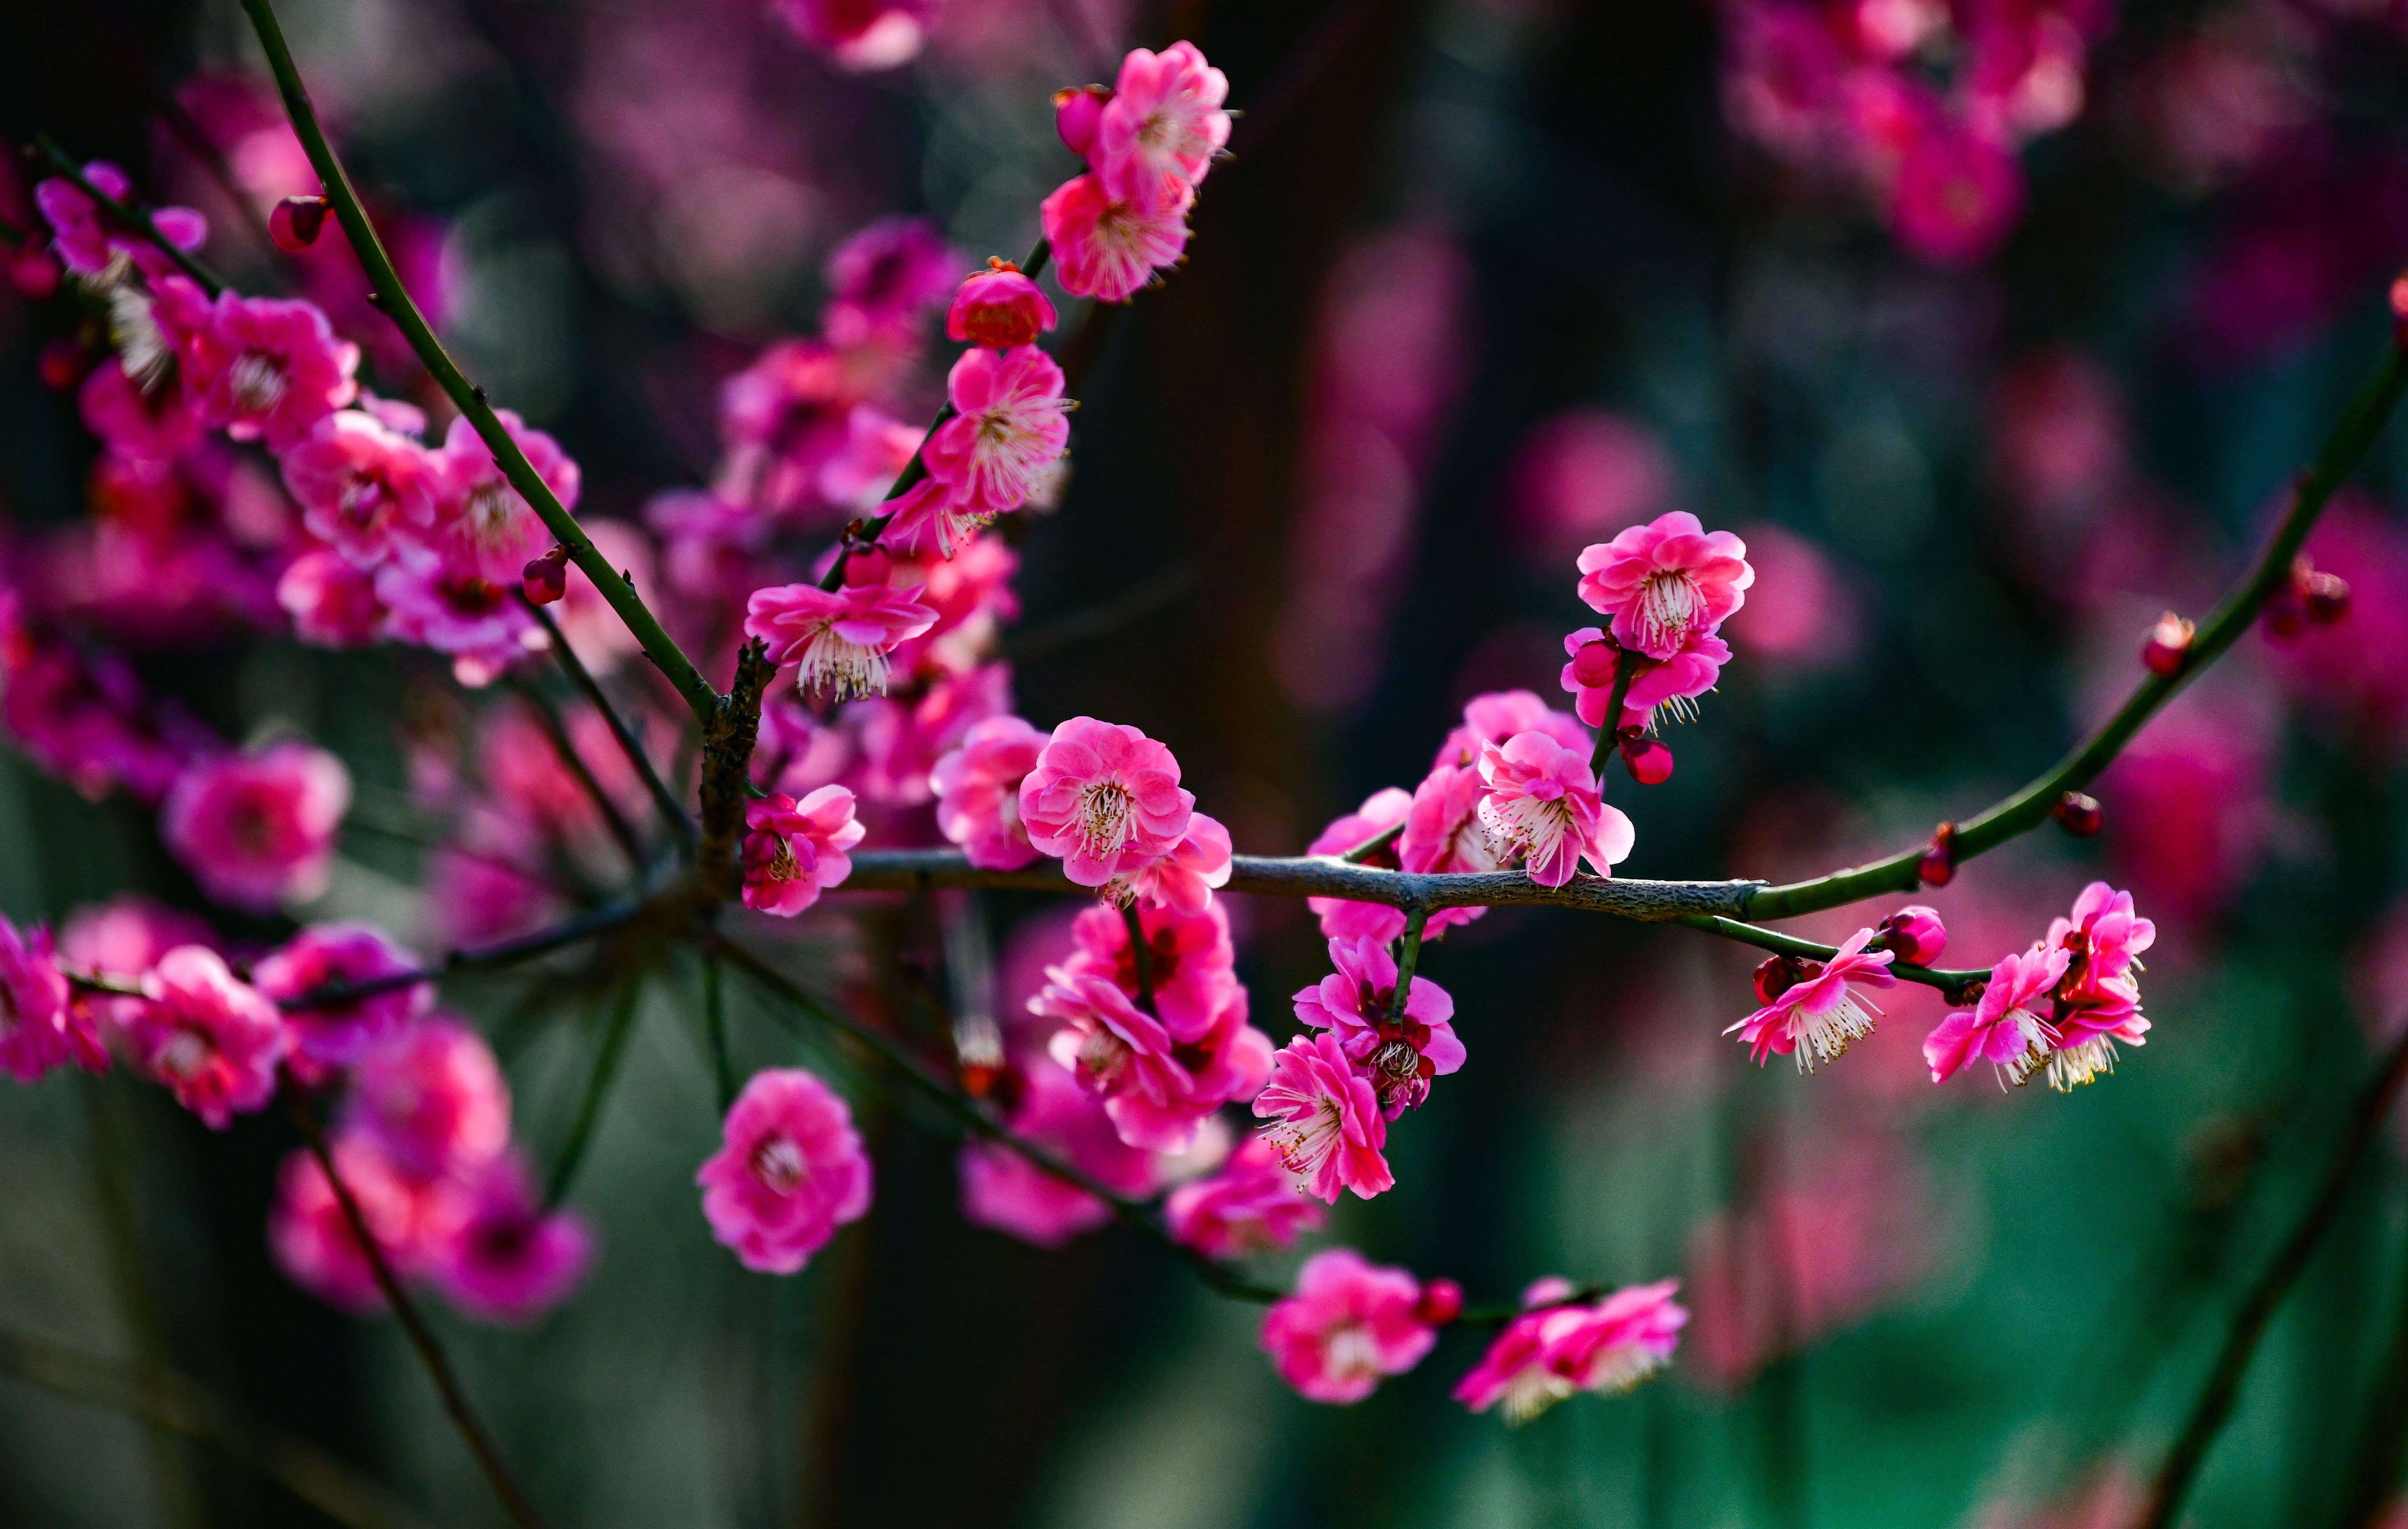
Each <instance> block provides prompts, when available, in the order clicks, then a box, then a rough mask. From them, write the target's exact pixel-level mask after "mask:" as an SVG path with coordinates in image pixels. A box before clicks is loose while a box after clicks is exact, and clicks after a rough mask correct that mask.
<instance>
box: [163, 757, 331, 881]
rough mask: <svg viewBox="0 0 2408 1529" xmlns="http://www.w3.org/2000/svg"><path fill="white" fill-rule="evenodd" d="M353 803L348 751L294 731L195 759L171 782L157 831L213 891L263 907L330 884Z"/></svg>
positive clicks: (195, 874)
mask: <svg viewBox="0 0 2408 1529" xmlns="http://www.w3.org/2000/svg"><path fill="white" fill-rule="evenodd" d="M350 806H351V772H350V771H349V770H347V769H345V768H344V767H343V762H342V761H341V760H339V759H337V758H336V757H335V756H334V755H332V754H330V753H328V752H326V751H325V750H322V749H313V748H311V747H310V746H309V745H308V744H306V743H301V742H298V741H287V742H283V743H275V744H270V745H268V746H267V747H266V748H265V749H262V750H257V751H256V752H253V753H247V754H220V755H218V756H216V757H214V758H210V759H204V760H201V761H198V762H197V763H195V764H193V765H192V767H191V768H189V769H187V770H186V771H185V772H184V774H183V776H182V777H181V778H180V779H178V780H177V782H176V784H175V787H174V789H173V790H171V791H169V792H168V793H167V800H166V803H165V806H163V807H161V808H160V813H159V833H160V836H161V837H162V838H164V839H165V840H166V842H167V848H168V849H170V850H173V851H175V855H176V858H177V859H178V860H179V861H181V862H182V863H183V865H184V867H185V868H186V869H187V870H190V871H191V872H192V873H193V878H194V879H197V880H198V881H199V882H200V884H201V889H202V890H203V891H204V892H207V893H208V894H209V895H210V896H211V897H213V898H215V899H216V900H218V901H219V902H222V903H227V904H231V905H232V906H234V907H244V908H251V909H253V910H255V911H259V912H265V911H267V910H269V909H272V908H274V907H276V906H277V904H279V902H287V901H291V902H308V901H309V900H310V899H311V898H314V897H316V896H317V895H318V894H319V893H322V892H324V891H325V890H326V879H327V877H328V876H329V875H330V874H331V873H332V870H333V866H334V858H335V830H336V828H337V826H339V825H340V824H341V822H342V821H343V813H344V811H345V809H347V808H348V807H350Z"/></svg>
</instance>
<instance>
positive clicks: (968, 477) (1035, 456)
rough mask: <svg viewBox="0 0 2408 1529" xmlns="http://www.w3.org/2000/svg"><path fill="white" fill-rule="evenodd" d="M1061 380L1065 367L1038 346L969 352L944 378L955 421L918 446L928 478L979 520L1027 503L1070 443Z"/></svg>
mask: <svg viewBox="0 0 2408 1529" xmlns="http://www.w3.org/2000/svg"><path fill="white" fill-rule="evenodd" d="M1062 380H1063V379H1062V368H1061V367H1060V366H1058V365H1055V364H1054V358H1053V357H1052V356H1049V355H1047V354H1046V353H1045V352H1044V351H1042V350H1039V349H1038V348H1037V347H1035V346H1034V345H1023V346H1019V347H1017V348H1015V349H1013V350H982V349H981V348H979V347H977V346H972V347H971V348H970V349H969V350H965V351H963V352H962V354H961V359H960V360H958V361H956V362H954V363H953V370H952V371H951V372H949V373H947V374H946V376H945V396H946V397H947V398H948V399H949V400H951V402H952V403H953V409H954V415H953V418H952V419H950V420H947V421H946V422H944V423H943V424H940V425H939V426H938V427H937V428H936V429H935V430H933V431H931V432H930V433H929V435H928V440H927V444H926V445H925V446H923V447H921V448H920V459H921V460H922V461H923V462H925V463H926V464H928V476H929V478H930V479H934V480H935V481H937V482H939V483H942V484H943V485H944V486H945V489H946V491H947V493H948V494H949V496H950V497H951V499H952V501H953V503H954V504H956V505H959V506H960V507H962V508H963V509H965V510H967V511H969V512H970V513H973V514H980V515H1000V514H1003V513H1004V512H1005V511H1007V510H1014V509H1018V508H1019V507H1021V506H1022V505H1024V504H1025V503H1027V501H1028V494H1029V490H1030V488H1031V487H1032V486H1033V485H1034V483H1035V481H1036V479H1037V475H1038V474H1039V472H1040V471H1042V470H1043V469H1044V468H1045V467H1046V466H1047V465H1048V464H1051V463H1053V462H1054V460H1055V459H1057V458H1058V457H1060V456H1061V455H1062V452H1063V451H1064V450H1065V449H1067V448H1068V446H1069V444H1070V420H1069V415H1068V400H1066V399H1065V398H1063V396H1062Z"/></svg>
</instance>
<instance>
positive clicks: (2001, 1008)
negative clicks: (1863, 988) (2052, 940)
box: [1923, 944, 2071, 1086]
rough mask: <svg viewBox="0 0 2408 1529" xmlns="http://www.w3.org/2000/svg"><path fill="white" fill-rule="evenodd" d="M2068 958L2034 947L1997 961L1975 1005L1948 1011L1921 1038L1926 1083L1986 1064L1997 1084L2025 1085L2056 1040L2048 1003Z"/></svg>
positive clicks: (2060, 952)
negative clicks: (1993, 1070) (1928, 1070)
mask: <svg viewBox="0 0 2408 1529" xmlns="http://www.w3.org/2000/svg"><path fill="white" fill-rule="evenodd" d="M2070 961H2071V954H2070V952H2068V951H2066V950H2063V949H2062V948H2058V949H2044V948H2042V946H2040V945H2038V944H2035V945H2033V946H2032V948H2031V949H2030V950H2025V951H2021V952H2018V953H2016V954H2014V955H2010V956H2006V957H2003V958H2001V959H2000V962H1999V964H1998V965H1995V966H1993V967H1991V968H1990V980H1989V984H1988V985H1987V986H1985V988H1983V990H1982V996H1981V999H1980V1001H1979V1002H1978V1003H1976V1004H1975V1005H1974V1007H1971V1008H1959V1009H1954V1010H1952V1011H1950V1013H1949V1015H1948V1017H1947V1018H1946V1019H1943V1020H1942V1021H1941V1022H1940V1023H1939V1024H1938V1025H1936V1026H1935V1027H1933V1029H1932V1032H1931V1034H1930V1035H1929V1036H1926V1037H1925V1038H1924V1042H1923V1060H1924V1061H1925V1062H1927V1063H1928V1064H1929V1065H1930V1066H1931V1080H1932V1081H1933V1082H1935V1083H1944V1082H1946V1081H1947V1080H1948V1079H1950V1078H1952V1077H1954V1076H1955V1075H1956V1074H1957V1071H1958V1070H1959V1069H1961V1068H1963V1067H1964V1066H1965V1065H1967V1064H1969V1063H1972V1062H1987V1063H1988V1064H1990V1065H1991V1066H1993V1067H1995V1068H1997V1069H1998V1072H1999V1078H2000V1083H2001V1085H2002V1086H2003V1085H2004V1084H2006V1083H2014V1084H2017V1085H2021V1084H2023V1083H2025V1082H2027V1081H2028V1080H2029V1079H2030V1078H2031V1076H2032V1074H2033V1073H2035V1072H2037V1071H2039V1070H2040V1068H2041V1067H2042V1065H2044V1064H2045V1063H2046V1062H2047V1061H2048V1059H2049V1055H2050V1053H2051V1052H2053V1051H2055V1050H2057V1046H2058V1044H2059V1042H2060V1040H2061V1038H2062V1037H2061V1036H2059V1035H2058V1033H2057V1028H2056V1026H2054V1025H2053V1024H2051V1023H2050V1022H2049V1009H2050V1007H2051V1006H2050V1001H2049V1000H2050V994H2051V993H2052V992H2053V991H2054V990H2055V989H2056V987H2057V981H2058V979H2061V978H2063V977H2064V976H2065V968H2066V965H2067V964H2068V963H2069V962H2070Z"/></svg>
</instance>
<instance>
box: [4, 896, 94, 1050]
mask: <svg viewBox="0 0 2408 1529" xmlns="http://www.w3.org/2000/svg"><path fill="white" fill-rule="evenodd" d="M70 1059H73V1060H74V1061H75V1062H77V1063H78V1064H79V1065H82V1066H84V1067H87V1068H89V1069H91V1070H92V1071H93V1072H99V1071H101V1070H103V1069H104V1068H106V1067H107V1066H108V1050H106V1049H105V1048H104V1047H103V1046H102V1045H101V1043H100V1037H99V1036H98V1035H97V1034H96V1033H95V1032H94V1031H93V1024H92V1020H91V1018H90V1016H89V1015H88V1014H86V1013H81V1012H78V1011H76V1009H75V1006H73V1005H71V1004H70V1003H69V1002H68V1001H67V979H66V977H65V974H63V973H62V972H60V970H59V967H58V962H57V960H56V959H55V955H54V952H53V951H52V950H51V949H50V931H49V930H48V929H46V928H43V927H42V926H41V925H39V924H36V925H35V926H34V929H33V932H32V933H31V934H30V935H21V934H19V933H18V931H17V926H16V925H15V924H13V923H11V922H8V920H7V919H6V918H0V1072H6V1073H7V1074H8V1075H9V1076H10V1077H12V1078H14V1079H17V1081H19V1082H21V1083H31V1082H33V1081H35V1080H36V1079H39V1078H40V1077H41V1076H42V1075H43V1074H44V1073H47V1072H49V1071H50V1069H51V1068H52V1067H55V1066H57V1065H59V1064H60V1063H62V1062H65V1061H68V1060H70Z"/></svg>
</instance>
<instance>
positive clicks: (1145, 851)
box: [1020, 717, 1196, 887]
mask: <svg viewBox="0 0 2408 1529" xmlns="http://www.w3.org/2000/svg"><path fill="white" fill-rule="evenodd" d="M1195 811H1196V798H1195V796H1194V795H1193V794H1191V793H1187V792H1184V791H1182V790H1180V789H1179V761H1178V760H1176V759H1174V758H1172V757H1171V753H1170V750H1168V748H1166V747H1164V746H1163V745H1162V744H1159V743H1157V742H1155V741H1154V739H1152V738H1149V737H1147V736H1145V735H1144V734H1143V733H1140V732H1139V731H1138V730H1137V729H1136V728H1134V727H1127V726H1122V725H1116V724H1114V723H1111V722H1097V720H1096V719H1095V718H1093V717H1073V718H1071V719H1070V720H1069V721H1068V722H1064V723H1062V724H1061V725H1060V726H1058V727H1056V728H1054V736H1052V737H1051V738H1049V739H1047V740H1046V743H1045V747H1044V749H1043V750H1041V751H1040V752H1039V754H1038V756H1037V764H1036V766H1035V767H1034V768H1032V769H1031V770H1030V771H1029V772H1028V775H1027V777H1026V778H1025V779H1023V780H1022V781H1021V782H1020V821H1021V822H1022V824H1023V825H1024V826H1025V829H1026V831H1027V834H1028V842H1029V843H1031V844H1033V845H1035V846H1036V847H1037V848H1038V849H1039V850H1043V851H1044V852H1045V853H1047V854H1049V855H1053V856H1055V857H1057V858H1058V859H1060V860H1061V861H1062V863H1063V869H1064V870H1065V871H1066V872H1068V875H1069V878H1070V879H1071V880H1073V881H1076V882H1077V883H1079V885H1081V886H1082V887H1104V886H1108V885H1110V884H1111V883H1112V881H1113V880H1114V879H1115V878H1118V877H1122V876H1125V875H1129V874H1133V873H1134V872H1136V871H1138V870H1140V869H1141V868H1142V867H1143V866H1144V865H1145V864H1146V863H1147V862H1149V861H1152V860H1154V859H1157V858H1159V857H1160V856H1163V855H1166V854H1168V853H1169V852H1170V851H1171V850H1174V849H1176V848H1177V847H1178V845H1179V841H1180V840H1181V839H1182V838H1183V837H1185V836H1186V834H1187V824H1188V820H1189V819H1190V818H1191V817H1193V816H1194V815H1195Z"/></svg>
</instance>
